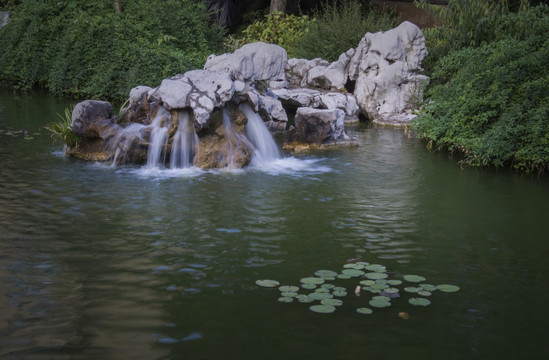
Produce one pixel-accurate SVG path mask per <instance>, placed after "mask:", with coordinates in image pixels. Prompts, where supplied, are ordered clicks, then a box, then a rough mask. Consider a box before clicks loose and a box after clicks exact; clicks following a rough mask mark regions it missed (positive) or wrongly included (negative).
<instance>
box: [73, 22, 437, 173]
mask: <svg viewBox="0 0 549 360" xmlns="http://www.w3.org/2000/svg"><path fill="white" fill-rule="evenodd" d="M426 55H427V50H426V48H425V39H424V37H423V34H422V33H421V31H420V30H419V28H417V26H415V25H413V24H411V23H409V22H404V23H402V24H401V25H400V26H398V27H397V28H395V29H392V30H389V31H387V32H382V33H376V34H371V33H368V34H366V35H365V36H364V38H363V39H362V40H361V41H360V43H359V44H358V47H357V48H356V49H349V50H348V51H346V52H345V53H343V54H341V56H340V57H339V59H338V60H337V61H335V62H333V63H328V62H327V61H325V60H322V59H314V60H305V59H290V60H288V59H287V55H286V51H285V50H284V49H283V48H282V47H280V46H277V45H272V44H265V43H261V42H260V43H252V44H247V45H244V46H243V47H242V48H240V49H238V50H236V51H235V52H234V53H231V54H223V55H219V56H214V55H212V56H210V57H209V58H208V61H207V62H206V64H205V66H204V70H192V71H188V72H186V73H184V74H178V75H176V76H173V77H171V78H169V79H164V80H163V81H162V83H161V84H160V85H159V86H158V87H156V88H150V87H147V86H138V87H136V88H134V89H132V90H131V91H130V99H129V104H128V106H127V108H126V109H125V113H124V114H123V116H120V119H118V118H117V117H116V116H114V115H113V114H112V107H111V105H110V104H109V103H106V102H100V101H84V102H82V103H79V104H78V105H77V106H76V107H75V109H74V111H73V116H72V128H73V130H74V132H75V134H76V135H78V136H79V138H80V141H79V143H78V146H76V147H73V148H71V149H69V151H68V153H69V154H70V155H74V156H77V157H81V158H84V159H88V160H98V161H113V162H115V163H144V164H147V166H169V167H187V166H199V167H202V168H218V167H226V166H233V167H242V166H246V165H248V164H250V163H253V159H254V158H256V159H257V158H262V159H267V158H270V157H269V156H267V155H266V154H264V153H262V152H264V151H270V152H276V153H277V152H278V150H276V146H275V145H274V142H272V144H270V145H269V146H267V147H264V146H263V142H266V141H267V142H270V141H272V137H271V139H270V140H269V139H267V137H270V135H268V136H266V135H265V133H264V130H263V128H264V129H265V132H267V133H268V131H267V130H266V129H267V128H268V129H269V130H270V131H271V132H272V133H287V143H288V145H287V146H286V148H292V147H293V148H296V147H298V146H300V144H310V145H312V146H313V147H326V146H333V145H355V144H356V141H354V140H353V139H351V138H349V137H348V136H347V135H346V134H345V130H344V124H345V122H346V121H347V122H350V121H358V119H359V115H360V114H362V115H364V116H366V117H368V118H369V119H371V120H373V121H374V122H377V123H389V124H405V123H407V122H409V121H410V120H411V118H413V115H412V114H411V110H412V109H413V106H414V105H415V103H416V102H418V101H419V100H420V99H421V96H422V91H423V87H424V86H425V84H426V83H427V81H428V78H427V77H426V76H424V75H422V74H421V71H422V69H421V62H422V60H423V58H424V57H425V56H426ZM287 110H288V111H292V112H294V111H295V113H296V116H295V126H294V127H292V128H288V126H287V123H288V116H287V113H286V111H287ZM250 122H253V125H248V123H250ZM250 128H253V129H254V130H253V131H251V130H250ZM264 149H271V150H264Z"/></svg>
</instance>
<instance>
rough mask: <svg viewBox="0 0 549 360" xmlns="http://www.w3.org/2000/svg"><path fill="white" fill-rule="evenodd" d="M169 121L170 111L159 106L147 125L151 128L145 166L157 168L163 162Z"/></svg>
mask: <svg viewBox="0 0 549 360" xmlns="http://www.w3.org/2000/svg"><path fill="white" fill-rule="evenodd" d="M170 121H171V117H170V113H169V112H168V111H167V110H166V109H164V108H163V107H161V108H159V110H158V113H157V114H156V116H155V118H154V119H153V121H152V122H151V125H149V126H148V127H149V128H150V129H151V135H150V138H149V151H148V153H147V168H157V167H159V166H160V165H162V164H164V160H165V158H166V151H165V149H166V146H167V145H168V129H169V127H170Z"/></svg>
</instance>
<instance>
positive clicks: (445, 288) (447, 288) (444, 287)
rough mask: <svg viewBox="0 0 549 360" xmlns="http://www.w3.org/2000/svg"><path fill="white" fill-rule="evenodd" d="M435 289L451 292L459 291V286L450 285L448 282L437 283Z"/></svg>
mask: <svg viewBox="0 0 549 360" xmlns="http://www.w3.org/2000/svg"><path fill="white" fill-rule="evenodd" d="M437 290H440V291H442V292H447V293H452V292H456V291H459V286H457V285H450V284H442V285H437Z"/></svg>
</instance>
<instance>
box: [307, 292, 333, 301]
mask: <svg viewBox="0 0 549 360" xmlns="http://www.w3.org/2000/svg"><path fill="white" fill-rule="evenodd" d="M333 297H334V295H332V294H328V293H319V292H314V293H312V294H309V298H311V299H313V300H324V299H331V298H333Z"/></svg>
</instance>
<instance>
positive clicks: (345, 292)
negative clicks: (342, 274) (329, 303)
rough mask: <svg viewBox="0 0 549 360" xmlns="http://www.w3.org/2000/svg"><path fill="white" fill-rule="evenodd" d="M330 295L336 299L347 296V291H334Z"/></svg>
mask: <svg viewBox="0 0 549 360" xmlns="http://www.w3.org/2000/svg"><path fill="white" fill-rule="evenodd" d="M332 295H334V296H337V297H343V296H347V291H339V290H335V291H333V292H332Z"/></svg>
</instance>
